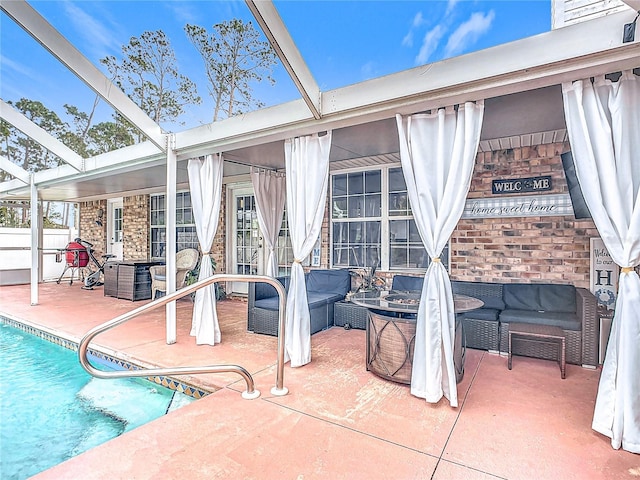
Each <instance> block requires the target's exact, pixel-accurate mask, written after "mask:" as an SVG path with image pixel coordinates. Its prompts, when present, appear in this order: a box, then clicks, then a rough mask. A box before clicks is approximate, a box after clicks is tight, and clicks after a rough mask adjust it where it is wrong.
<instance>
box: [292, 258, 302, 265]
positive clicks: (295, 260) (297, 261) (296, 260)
mask: <svg viewBox="0 0 640 480" xmlns="http://www.w3.org/2000/svg"><path fill="white" fill-rule="evenodd" d="M293 263H300V264H302V260H298V259H297V258H296V259H294V260H293Z"/></svg>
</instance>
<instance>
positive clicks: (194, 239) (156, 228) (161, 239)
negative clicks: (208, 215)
mask: <svg viewBox="0 0 640 480" xmlns="http://www.w3.org/2000/svg"><path fill="white" fill-rule="evenodd" d="M150 207H151V212H150V213H151V217H150V218H151V258H153V259H159V258H165V254H166V252H165V250H166V244H167V236H166V228H165V221H166V216H165V212H166V201H165V196H164V195H151V205H150ZM185 248H196V249H197V248H199V243H198V234H197V233H196V225H195V221H194V219H193V210H192V209H191V194H190V193H189V192H178V193H176V251H180V250H183V249H185Z"/></svg>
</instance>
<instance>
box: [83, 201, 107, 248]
mask: <svg viewBox="0 0 640 480" xmlns="http://www.w3.org/2000/svg"><path fill="white" fill-rule="evenodd" d="M100 209H102V226H99V225H96V219H97V218H98V210H100ZM79 211H80V222H79V224H78V232H79V233H78V234H79V236H80V238H82V239H83V240H85V241H87V242H89V243H91V244H93V248H94V255H95V256H96V258H97V259H98V260H101V258H100V257H101V255H104V254H105V253H106V252H107V201H106V200H94V201H91V202H82V203H80V205H79Z"/></svg>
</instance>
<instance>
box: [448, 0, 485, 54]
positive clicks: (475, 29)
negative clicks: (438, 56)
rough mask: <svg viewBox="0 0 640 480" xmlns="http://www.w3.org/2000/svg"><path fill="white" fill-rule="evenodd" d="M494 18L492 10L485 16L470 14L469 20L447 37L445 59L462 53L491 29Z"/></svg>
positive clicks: (479, 13)
mask: <svg viewBox="0 0 640 480" xmlns="http://www.w3.org/2000/svg"><path fill="white" fill-rule="evenodd" d="M494 18H495V13H494V11H493V10H491V11H490V12H489V13H487V14H486V15H485V14H483V13H482V12H476V13H474V14H472V15H471V17H469V20H467V21H466V22H464V23H462V24H461V25H460V26H459V27H458V28H457V29H456V30H455V32H453V33H452V34H451V36H450V37H449V40H448V41H447V45H446V47H445V57H452V56H454V55H457V54H459V53H461V52H464V51H465V50H466V49H467V48H468V47H469V46H470V45H472V44H474V43H475V42H476V41H477V40H478V38H480V36H482V35H483V34H484V33H486V32H487V31H488V30H489V29H490V28H491V24H492V23H493V19H494Z"/></svg>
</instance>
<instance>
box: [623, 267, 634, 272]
mask: <svg viewBox="0 0 640 480" xmlns="http://www.w3.org/2000/svg"><path fill="white" fill-rule="evenodd" d="M621 272H622V273H631V272H633V267H622V270H621Z"/></svg>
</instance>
